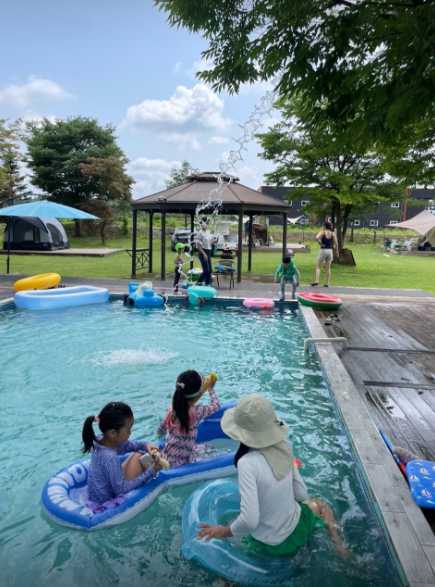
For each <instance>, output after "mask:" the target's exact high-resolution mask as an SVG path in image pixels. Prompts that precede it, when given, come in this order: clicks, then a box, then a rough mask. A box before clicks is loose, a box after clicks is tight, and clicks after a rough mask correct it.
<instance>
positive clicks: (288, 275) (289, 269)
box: [275, 250, 299, 301]
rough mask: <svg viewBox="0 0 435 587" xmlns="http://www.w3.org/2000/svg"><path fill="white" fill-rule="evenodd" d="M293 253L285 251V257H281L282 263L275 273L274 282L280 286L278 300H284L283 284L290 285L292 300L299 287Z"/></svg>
mask: <svg viewBox="0 0 435 587" xmlns="http://www.w3.org/2000/svg"><path fill="white" fill-rule="evenodd" d="M292 257H293V251H291V250H289V251H287V255H286V256H285V257H283V260H282V263H280V264H279V265H278V267H277V268H276V271H275V281H276V283H279V284H280V291H279V299H280V301H284V300H285V284H286V283H287V282H290V283H291V284H292V299H293V300H294V299H295V298H296V288H297V286H298V285H299V271H298V268H297V267H296V264H295V262H294V261H293V258H292Z"/></svg>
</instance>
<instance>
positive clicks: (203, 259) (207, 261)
mask: <svg viewBox="0 0 435 587" xmlns="http://www.w3.org/2000/svg"><path fill="white" fill-rule="evenodd" d="M195 246H196V249H197V251H198V256H199V261H200V263H201V267H202V273H201V275H200V277H199V280H198V285H199V284H204V285H210V284H211V251H212V246H213V236H212V234H211V232H210V229H209V227H208V220H207V217H206V216H203V218H202V220H201V223H200V230H199V231H198V232H197V234H196V239H195Z"/></svg>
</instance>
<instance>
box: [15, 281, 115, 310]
mask: <svg viewBox="0 0 435 587" xmlns="http://www.w3.org/2000/svg"><path fill="white" fill-rule="evenodd" d="M14 301H15V305H16V306H17V308H20V309H24V310H59V309H61V308H71V307H73V306H83V305H85V304H104V303H106V302H108V301H109V290H108V289H105V288H103V287H94V286H92V285H76V286H73V287H62V288H59V289H39V290H38V289H35V290H28V291H19V292H17V293H16V294H15V297H14Z"/></svg>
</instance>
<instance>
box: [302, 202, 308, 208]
mask: <svg viewBox="0 0 435 587" xmlns="http://www.w3.org/2000/svg"><path fill="white" fill-rule="evenodd" d="M309 203H310V200H301V208H304V207H305V206H308V204H309Z"/></svg>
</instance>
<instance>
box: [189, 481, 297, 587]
mask: <svg viewBox="0 0 435 587" xmlns="http://www.w3.org/2000/svg"><path fill="white" fill-rule="evenodd" d="M239 512H240V493H239V488H238V486H237V484H236V483H234V482H233V481H230V480H226V479H219V480H217V481H213V482H212V483H208V484H207V485H205V486H204V487H201V488H200V489H198V490H197V491H195V492H194V493H193V494H192V495H191V496H190V498H189V499H188V500H187V501H186V503H185V504H184V508H183V518H182V534H183V545H182V547H181V552H182V554H183V556H184V557H185V558H186V559H188V560H195V561H196V562H198V563H200V564H201V565H202V566H203V567H205V568H207V569H209V570H210V571H212V572H213V573H216V574H217V575H220V576H221V577H225V579H227V580H229V581H233V582H234V583H237V585H239V584H241V585H262V586H266V585H271V586H272V585H273V586H277V585H283V584H285V585H287V584H288V582H289V580H290V579H291V577H292V571H293V573H297V572H298V568H299V562H300V557H301V556H303V552H302V553H301V554H299V553H298V554H296V555H295V556H294V557H292V559H289V558H287V557H273V558H272V557H270V558H269V557H260V556H257V555H254V554H252V553H251V552H249V551H248V550H247V549H246V547H244V546H243V543H242V542H241V541H240V540H237V539H235V538H231V539H225V540H217V539H213V540H210V541H208V542H206V541H204V540H200V539H198V538H197V537H196V536H197V533H198V530H199V525H200V524H201V523H206V524H212V525H215V524H228V523H229V522H230V521H232V520H234V519H235V518H236V517H237V516H238V514H239Z"/></svg>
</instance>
